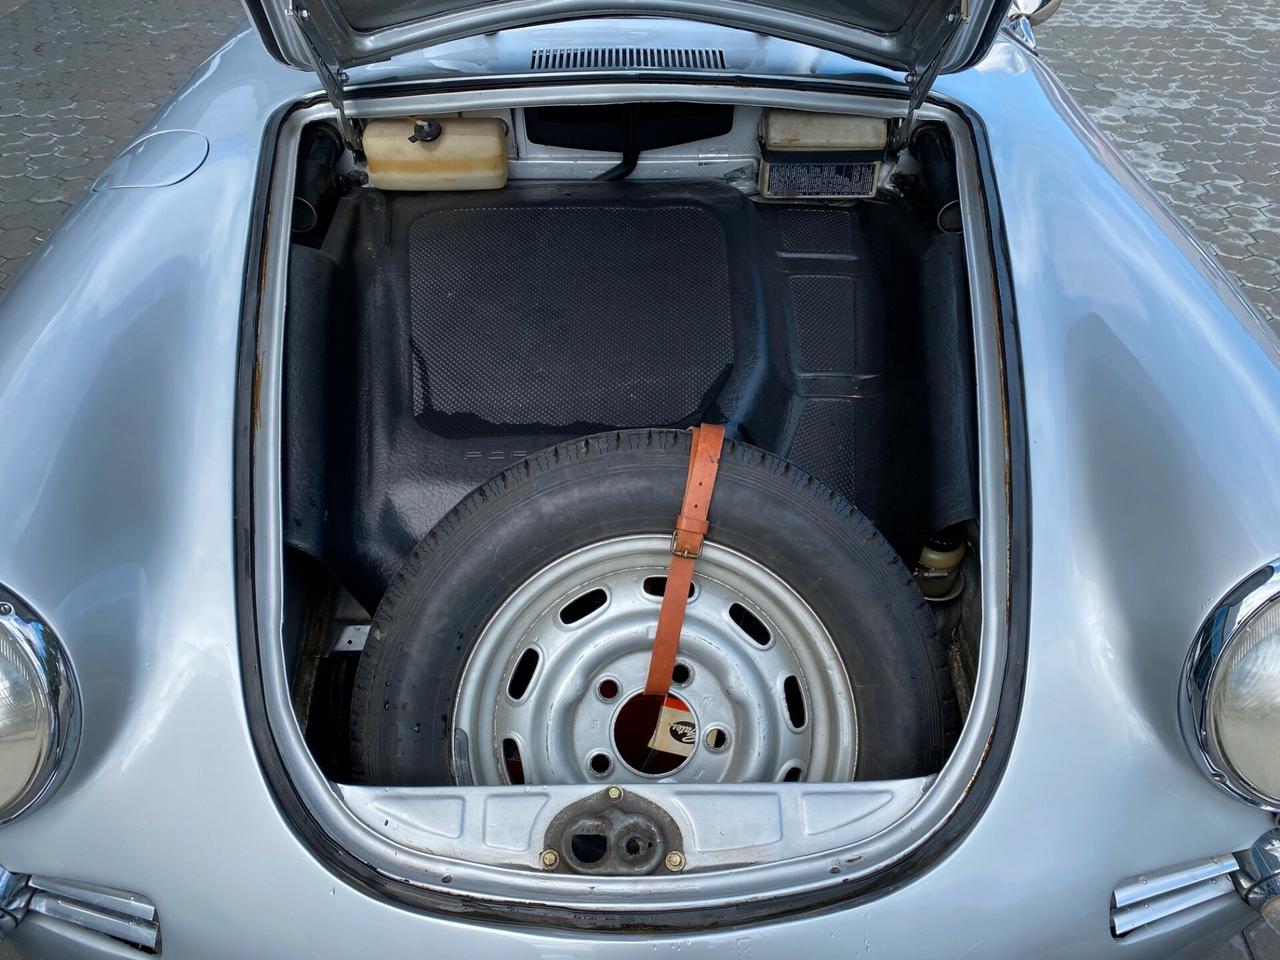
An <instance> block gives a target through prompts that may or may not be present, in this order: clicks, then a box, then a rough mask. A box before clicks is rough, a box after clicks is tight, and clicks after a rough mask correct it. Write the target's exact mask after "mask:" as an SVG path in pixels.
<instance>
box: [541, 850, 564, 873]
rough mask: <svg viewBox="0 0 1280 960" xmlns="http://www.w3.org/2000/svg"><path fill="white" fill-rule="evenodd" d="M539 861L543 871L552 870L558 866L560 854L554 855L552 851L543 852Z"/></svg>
mask: <svg viewBox="0 0 1280 960" xmlns="http://www.w3.org/2000/svg"><path fill="white" fill-rule="evenodd" d="M541 860H542V868H543V869H544V870H554V869H555V868H556V867H558V866H560V854H558V853H556V852H555V851H554V850H543V851H542V857H541Z"/></svg>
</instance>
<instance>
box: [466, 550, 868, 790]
mask: <svg viewBox="0 0 1280 960" xmlns="http://www.w3.org/2000/svg"><path fill="white" fill-rule="evenodd" d="M670 545H671V539H670V536H669V535H660V534H652V535H640V536H628V537H616V538H613V539H609V540H604V541H600V542H599V543H595V544H591V545H589V546H587V547H583V548H581V549H579V550H576V551H574V552H573V553H570V554H568V555H566V556H564V557H561V558H559V559H558V560H555V561H552V562H551V563H549V564H547V565H546V566H545V567H543V568H542V569H541V570H539V571H537V572H536V573H534V574H533V575H532V576H531V577H529V578H528V579H527V580H525V581H524V583H522V584H520V585H519V586H518V587H517V588H516V589H515V590H514V591H513V592H512V593H511V595H510V596H509V597H508V599H507V600H506V601H505V602H504V603H503V605H502V606H501V607H500V608H499V609H498V611H497V612H496V613H495V614H494V615H493V617H492V618H491V619H490V620H489V622H488V623H487V624H486V625H485V627H484V629H483V630H482V631H481V632H480V636H479V637H478V638H477V640H476V643H475V646H474V647H473V649H472V651H471V653H470V655H469V656H468V659H467V662H466V665H465V666H464V668H463V672H462V676H461V678H460V680H459V684H458V691H457V694H456V697H455V701H454V709H453V737H452V747H453V751H452V762H453V768H454V775H455V778H456V779H457V781H458V782H459V783H464V784H466V783H475V784H481V785H499V784H506V783H513V782H515V783H519V782H524V783H539V784H548V783H583V782H588V783H590V782H601V783H603V782H609V783H617V782H643V781H649V782H652V781H653V780H658V779H661V780H667V781H672V780H674V781H696V782H702V783H707V782H762V781H778V780H784V779H803V780H811V781H826V782H838V781H842V780H849V779H852V777H853V772H854V770H855V768H856V763H857V746H858V744H857V735H856V730H857V726H856V707H855V699H854V695H853V686H852V684H851V683H850V681H849V678H848V673H847V671H846V670H845V667H844V663H843V661H842V660H841V658H840V656H839V653H838V651H837V649H836V646H835V643H834V641H833V640H832V638H831V635H830V633H829V632H828V630H827V629H826V627H825V626H824V625H823V623H822V622H821V621H820V620H819V619H818V617H817V615H816V614H815V613H814V612H813V610H812V609H811V608H810V607H809V605H808V604H807V603H805V601H804V600H803V599H802V598H801V597H800V595H799V594H798V593H797V592H796V591H795V590H794V589H793V588H792V587H791V586H790V585H789V584H787V583H786V582H785V581H783V580H782V579H781V578H780V577H778V576H777V575H776V574H775V573H773V572H772V571H770V570H768V569H767V568H766V567H764V566H763V565H762V564H760V563H758V562H756V561H755V560H753V559H751V558H749V557H747V556H746V555H744V554H742V553H740V552H738V551H735V550H732V549H730V548H728V547H725V546H722V545H719V544H716V543H713V542H711V541H708V542H707V543H706V544H705V546H704V549H703V554H702V557H701V559H700V560H699V561H698V568H697V572H696V573H695V575H694V585H695V593H694V596H693V597H692V598H691V599H690V601H689V605H688V612H687V615H686V620H685V626H684V630H683V631H682V636H681V642H680V657H679V661H678V663H680V664H682V665H684V666H687V667H688V668H689V676H688V679H687V681H686V682H684V683H677V684H673V686H672V692H673V693H674V694H676V695H678V696H679V697H681V698H682V699H684V700H685V701H686V702H687V703H688V704H689V706H690V707H691V709H692V712H693V714H694V720H695V724H696V740H695V745H694V749H693V752H692V754H691V755H690V757H689V758H688V759H687V761H685V762H684V763H683V764H682V765H681V766H679V767H678V768H677V769H675V770H673V771H671V772H669V773H667V774H664V775H660V776H651V775H646V774H644V773H641V772H639V770H638V769H637V767H636V766H634V765H630V764H628V763H627V762H626V758H625V757H624V756H622V755H621V754H620V753H619V751H618V749H617V746H616V743H615V741H614V737H613V735H612V731H613V724H614V719H615V717H616V715H617V712H618V710H620V709H621V707H622V705H623V704H624V703H626V702H627V700H628V699H630V698H631V697H632V696H634V695H635V694H637V693H639V691H640V690H641V689H642V688H643V686H644V678H645V672H646V671H647V668H648V661H649V652H650V650H651V649H652V644H653V634H654V628H655V626H656V623H657V615H658V607H659V605H660V603H661V595H660V592H658V593H655V592H654V588H655V586H657V585H656V584H655V583H654V581H653V578H657V577H664V576H665V574H666V568H667V565H668V563H669V561H670V556H671V554H670ZM646 582H647V583H646ZM646 586H648V589H646ZM600 593H602V594H603V595H604V601H603V603H602V604H601V605H599V606H594V605H595V604H596V603H598V602H599V600H600V597H599V594H600ZM588 595H590V598H589V599H587V600H584V599H583V598H586V597H588ZM575 602H577V606H575V607H571V605H573V604H575ZM593 606H594V608H592V607H593ZM566 608H570V610H569V612H568V613H565V611H566ZM589 608H591V609H589ZM735 608H741V609H735ZM583 610H585V611H587V612H586V613H585V614H584V615H582V616H581V617H578V616H577V615H578V614H579V613H580V612H581V611H583ZM742 610H745V611H746V615H745V616H744V615H743V613H742ZM575 617H577V619H573V618H575ZM751 617H754V618H755V621H756V622H755V623H752V621H751ZM566 618H569V619H571V621H572V622H568V623H566V622H565V621H566ZM761 627H763V628H764V629H763V631H762V630H761V629H760V628H761ZM762 632H763V633H767V635H768V637H767V640H765V641H764V642H762ZM529 651H534V653H533V654H530V652H529ZM532 660H536V663H534V665H533V666H532V668H531V669H530V662H531V661H532ZM522 661H523V662H522ZM678 672H679V671H678ZM788 678H792V679H791V680H788ZM606 683H612V684H615V685H616V694H615V695H614V696H612V697H608V696H606V694H608V693H610V692H611V690H610V689H609V688H608V687H605V689H603V690H602V685H604V684H606ZM797 689H798V691H799V698H798V699H799V704H800V706H799V709H798V710H797V708H796V702H797V697H796V692H797ZM798 714H799V716H798ZM797 720H798V721H799V722H797ZM715 731H719V734H721V735H722V736H719V735H717V736H713V733H714V732H715ZM513 744H514V750H515V752H516V753H517V754H518V756H519V765H518V767H516V768H513V767H512V766H511V765H510V764H509V763H508V760H509V759H510V752H511V750H512V745H513ZM600 756H604V757H606V758H607V760H608V763H607V764H605V763H602V762H601V761H600V760H599V758H600Z"/></svg>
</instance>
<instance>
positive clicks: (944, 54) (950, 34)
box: [889, 0, 969, 152]
mask: <svg viewBox="0 0 1280 960" xmlns="http://www.w3.org/2000/svg"><path fill="white" fill-rule="evenodd" d="M968 21H969V0H958V2H957V3H956V4H955V5H954V7H953V8H952V9H951V10H950V11H949V12H948V13H947V25H948V29H947V30H946V32H945V34H944V36H943V38H942V42H941V43H940V44H939V46H938V49H937V51H936V52H935V53H934V55H933V56H932V57H931V58H930V59H929V61H928V62H927V63H925V64H924V65H923V66H917V67H915V68H913V69H912V70H910V71H909V72H908V73H907V76H906V81H907V89H908V91H909V92H908V97H907V115H906V116H905V117H903V118H902V119H901V120H899V121H898V125H897V127H896V128H895V129H894V131H893V137H892V138H891V140H890V141H889V148H890V150H891V151H894V152H896V151H898V150H901V149H902V148H903V147H905V146H906V145H907V140H908V139H909V138H910V136H911V131H912V129H913V128H914V127H915V113H916V111H917V110H918V109H920V105H921V104H922V103H924V101H925V98H926V97H928V96H929V91H930V90H931V89H933V83H934V81H935V80H937V79H938V74H939V72H941V70H942V65H943V64H944V63H946V62H947V58H948V57H949V56H950V54H951V48H952V47H953V46H955V41H956V37H958V36H959V35H960V30H959V26H960V24H962V23H967V22H968Z"/></svg>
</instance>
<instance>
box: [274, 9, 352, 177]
mask: <svg viewBox="0 0 1280 960" xmlns="http://www.w3.org/2000/svg"><path fill="white" fill-rule="evenodd" d="M289 16H291V17H293V22H294V23H296V24H297V25H298V33H299V34H300V35H301V36H302V46H303V48H304V49H305V50H306V53H307V59H308V60H310V61H311V69H312V70H314V71H315V74H316V76H317V77H319V78H320V85H321V86H322V87H324V92H325V96H326V97H328V98H329V102H330V103H331V104H333V109H334V111H335V112H336V114H337V122H338V129H339V130H340V131H341V132H342V139H343V140H345V141H346V143H347V146H349V147H350V148H351V149H352V150H355V151H356V152H357V153H359V152H361V151H362V144H361V141H360V131H359V130H357V129H356V126H355V124H354V123H352V122H351V118H350V117H348V116H347V108H346V104H345V102H344V96H343V86H344V85H345V84H346V82H347V73H346V71H345V70H343V69H342V68H341V67H340V66H339V65H338V58H337V56H336V55H333V51H332V46H331V45H330V44H329V42H328V40H327V39H326V38H325V36H324V33H323V31H322V30H321V29H320V27H319V26H318V25H317V24H316V21H315V17H313V16H312V15H311V11H310V10H308V9H307V8H306V6H305V5H304V4H303V3H302V2H301V0H293V3H291V4H290V5H289ZM326 50H328V51H329V53H330V55H329V56H325V53H324V51H326Z"/></svg>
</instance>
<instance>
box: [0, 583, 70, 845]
mask: <svg viewBox="0 0 1280 960" xmlns="http://www.w3.org/2000/svg"><path fill="white" fill-rule="evenodd" d="M0 630H2V631H4V633H5V634H6V635H7V636H8V637H9V639H10V640H11V641H12V642H13V643H14V645H15V646H16V647H18V648H19V649H21V651H22V653H23V654H24V655H25V657H26V658H27V663H28V666H30V667H31V668H32V669H33V670H34V672H35V675H36V677H37V678H38V680H39V683H40V691H39V693H40V696H41V697H42V698H43V699H44V701H45V703H46V705H47V709H48V722H49V746H48V749H47V750H46V752H45V755H44V757H43V758H42V760H41V762H40V764H39V765H38V767H37V768H36V770H35V772H34V774H33V775H32V776H31V778H30V779H29V780H28V782H27V784H26V786H25V788H24V789H23V790H22V791H21V792H20V793H19V794H17V795H16V796H15V797H14V799H13V800H11V801H10V802H9V803H7V804H3V805H0V826H4V825H6V824H9V823H12V822H13V821H15V820H17V819H19V818H20V817H23V816H25V815H26V814H28V813H30V812H31V811H32V810H34V809H35V808H36V807H38V806H39V805H40V804H41V803H42V802H44V800H45V799H46V798H47V797H48V796H49V795H50V794H52V793H53V792H54V791H55V790H56V789H57V788H58V786H59V785H60V784H61V783H62V781H63V779H64V778H65V777H66V774H67V771H68V770H69V769H70V768H71V764H72V761H73V760H74V759H75V755H76V751H77V749H78V747H79V744H80V692H79V686H78V685H77V683H76V678H75V673H74V671H73V670H72V667H71V661H70V660H69V659H68V657H67V654H66V651H65V650H64V649H63V646H62V643H61V642H60V641H59V640H58V638H57V636H56V635H55V634H54V633H53V631H52V630H51V629H50V628H49V626H48V625H47V624H46V623H45V622H44V621H43V620H42V619H41V618H40V617H39V616H38V615H37V614H36V613H35V611H34V610H32V609H31V608H30V607H28V606H27V605H26V604H25V603H23V602H22V600H21V599H20V598H18V597H17V596H15V595H14V594H12V593H11V592H9V591H7V590H4V589H3V588H0Z"/></svg>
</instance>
